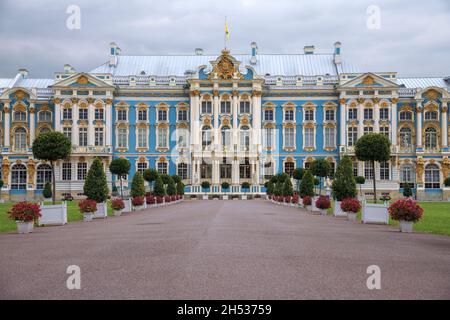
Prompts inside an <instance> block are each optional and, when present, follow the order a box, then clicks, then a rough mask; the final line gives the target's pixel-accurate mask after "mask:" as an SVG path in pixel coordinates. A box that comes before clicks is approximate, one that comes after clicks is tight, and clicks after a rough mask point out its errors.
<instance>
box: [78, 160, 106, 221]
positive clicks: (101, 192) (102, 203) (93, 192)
mask: <svg viewBox="0 0 450 320" xmlns="http://www.w3.org/2000/svg"><path fill="white" fill-rule="evenodd" d="M83 192H84V195H85V196H86V197H87V198H88V199H91V200H95V202H97V211H96V212H95V213H94V218H106V217H108V207H107V204H106V199H107V198H108V193H109V190H108V183H107V181H106V175H105V171H103V165H102V162H101V161H100V159H99V158H95V159H94V161H93V162H92V165H91V167H90V168H89V171H88V173H87V177H86V180H85V181H84V186H83Z"/></svg>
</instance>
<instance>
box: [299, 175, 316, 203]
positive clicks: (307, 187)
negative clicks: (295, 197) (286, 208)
mask: <svg viewBox="0 0 450 320" xmlns="http://www.w3.org/2000/svg"><path fill="white" fill-rule="evenodd" d="M304 196H309V197H313V196H314V177H313V175H312V173H311V171H310V170H306V171H305V173H304V174H303V178H302V183H301V185H300V197H302V198H303V197H304Z"/></svg>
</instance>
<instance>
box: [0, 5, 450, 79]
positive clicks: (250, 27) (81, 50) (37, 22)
mask: <svg viewBox="0 0 450 320" xmlns="http://www.w3.org/2000/svg"><path fill="white" fill-rule="evenodd" d="M72 4H75V5H79V6H80V8H81V29H80V30H69V29H67V28H66V19H67V18H68V14H66V8H67V6H69V5H72ZM369 5H377V6H379V7H380V9H381V29H380V30H369V29H368V28H367V27H366V20H367V17H368V15H367V14H366V9H367V7H368V6H369ZM224 16H227V17H228V21H229V25H230V31H231V40H230V44H229V47H230V48H231V50H232V52H238V53H242V52H249V51H250V45H249V43H250V42H251V41H257V43H258V47H259V51H260V53H295V52H302V51H303V49H302V48H303V46H304V45H310V44H313V45H315V46H316V48H317V49H316V50H317V52H331V51H332V48H333V43H334V42H335V41H337V40H339V41H341V42H342V44H343V55H344V59H346V60H349V61H352V62H353V63H355V64H358V65H360V66H362V67H364V68H365V69H367V70H368V71H398V72H399V73H400V75H402V76H415V75H417V76H444V75H450V54H449V52H450V41H449V38H450V37H449V35H450V31H449V30H450V5H449V2H448V0H434V1H428V2H425V1H417V0H414V1H412V0H411V1H407V0H397V1H387V0H378V1H373V0H369V1H367V0H359V1H332V0H315V1H299V0H276V1H273V0H270V1H269V0H240V1H238V0H228V1H212V0H196V1H194V0H174V1H137V0H128V1H116V2H112V1H109V0H96V1H89V0H78V1H76V0H71V1H56V0H55V1H50V0H40V1H25V0H15V1H13V0H6V1H5V0H3V1H2V2H0V43H1V44H2V46H1V48H2V50H1V51H0V61H1V64H0V77H12V76H13V75H14V74H15V73H16V71H17V69H18V68H21V67H25V68H27V69H29V71H30V76H31V77H52V75H53V72H55V71H60V70H62V66H63V64H65V63H70V64H72V65H73V66H74V67H75V68H76V69H77V70H80V71H81V70H82V71H89V70H90V69H93V68H94V67H96V66H97V65H100V64H102V63H103V62H105V61H106V60H107V59H108V53H109V50H108V45H109V42H110V41H115V42H117V43H118V44H119V45H120V47H121V48H122V52H123V54H138V55H145V54H183V53H192V52H193V50H194V48H196V47H201V48H204V49H205V52H208V53H218V52H220V49H221V48H222V47H223V38H224V37H223V25H224Z"/></svg>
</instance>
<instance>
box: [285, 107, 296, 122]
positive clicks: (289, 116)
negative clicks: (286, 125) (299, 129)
mask: <svg viewBox="0 0 450 320" xmlns="http://www.w3.org/2000/svg"><path fill="white" fill-rule="evenodd" d="M294 120H295V119H294V110H290V109H288V110H285V111H284V121H294Z"/></svg>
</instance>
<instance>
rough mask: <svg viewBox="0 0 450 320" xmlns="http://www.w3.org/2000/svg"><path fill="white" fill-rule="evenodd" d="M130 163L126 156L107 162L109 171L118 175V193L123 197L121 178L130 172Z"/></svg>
mask: <svg viewBox="0 0 450 320" xmlns="http://www.w3.org/2000/svg"><path fill="white" fill-rule="evenodd" d="M130 168H131V164H130V161H128V159H126V158H116V159H114V160H113V161H111V163H110V164H109V171H111V173H112V174H115V175H117V176H118V177H119V180H120V195H121V197H122V198H123V187H122V179H123V176H124V175H126V174H128V173H129V172H130Z"/></svg>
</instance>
